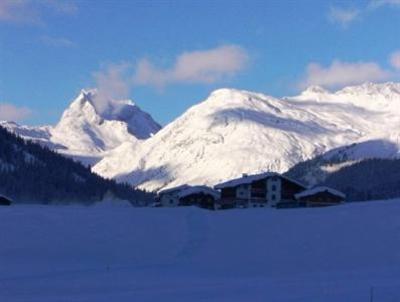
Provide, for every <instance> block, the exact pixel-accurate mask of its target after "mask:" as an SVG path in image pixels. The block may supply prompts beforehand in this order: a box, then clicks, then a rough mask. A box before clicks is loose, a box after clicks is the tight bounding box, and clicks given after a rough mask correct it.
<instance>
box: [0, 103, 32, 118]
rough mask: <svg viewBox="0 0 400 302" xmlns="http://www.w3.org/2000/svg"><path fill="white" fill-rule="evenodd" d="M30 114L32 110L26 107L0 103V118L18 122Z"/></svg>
mask: <svg viewBox="0 0 400 302" xmlns="http://www.w3.org/2000/svg"><path fill="white" fill-rule="evenodd" d="M31 115H32V110H31V109H29V108H27V107H17V106H14V105H13V104H8V103H0V120H5V121H13V122H19V121H23V120H25V119H27V118H28V117H30V116H31Z"/></svg>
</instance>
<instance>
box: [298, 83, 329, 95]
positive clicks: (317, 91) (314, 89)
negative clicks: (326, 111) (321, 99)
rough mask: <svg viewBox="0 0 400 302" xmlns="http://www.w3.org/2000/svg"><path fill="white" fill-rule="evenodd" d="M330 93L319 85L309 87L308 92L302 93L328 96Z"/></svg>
mask: <svg viewBox="0 0 400 302" xmlns="http://www.w3.org/2000/svg"><path fill="white" fill-rule="evenodd" d="M328 93H330V91H329V90H327V89H325V88H323V87H322V86H318V85H312V86H309V87H308V88H307V89H306V90H304V91H303V92H302V94H328Z"/></svg>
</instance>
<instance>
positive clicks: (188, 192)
mask: <svg viewBox="0 0 400 302" xmlns="http://www.w3.org/2000/svg"><path fill="white" fill-rule="evenodd" d="M199 193H203V194H209V195H211V196H213V197H214V198H215V199H218V198H219V197H220V194H219V192H218V191H216V190H213V189H212V188H210V187H207V186H192V187H191V186H189V187H188V188H186V189H183V190H182V191H180V192H179V193H178V197H179V198H182V197H186V196H188V195H191V194H199Z"/></svg>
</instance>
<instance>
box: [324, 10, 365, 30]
mask: <svg viewBox="0 0 400 302" xmlns="http://www.w3.org/2000/svg"><path fill="white" fill-rule="evenodd" d="M359 17H360V10H358V9H355V8H338V7H331V8H330V9H329V14H328V18H329V20H330V21H331V22H332V23H337V24H339V25H341V26H342V27H347V26H348V25H349V24H350V23H352V22H354V21H355V20H357V19H358V18H359Z"/></svg>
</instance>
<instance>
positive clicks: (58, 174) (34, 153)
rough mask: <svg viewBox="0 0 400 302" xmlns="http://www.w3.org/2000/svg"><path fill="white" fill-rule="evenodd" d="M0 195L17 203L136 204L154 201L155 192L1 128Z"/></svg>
mask: <svg viewBox="0 0 400 302" xmlns="http://www.w3.org/2000/svg"><path fill="white" fill-rule="evenodd" d="M0 194H4V195H6V196H9V197H11V198H12V199H14V200H15V201H16V202H32V203H56V202H59V203H74V202H75V203H87V204H90V203H94V202H97V201H101V200H103V198H104V197H105V196H107V197H108V198H115V199H123V200H129V201H130V202H132V203H134V204H139V203H143V202H148V201H150V200H152V197H153V196H152V194H150V193H146V192H144V191H141V190H136V189H133V188H132V187H131V186H129V185H126V184H117V183H116V182H115V181H113V180H106V179H104V178H102V177H100V176H98V175H96V174H94V173H92V172H91V171H90V167H85V166H83V165H82V164H80V163H78V162H75V161H73V160H72V159H69V158H66V157H64V156H62V155H59V154H57V153H55V152H53V151H51V150H50V149H48V148H47V147H43V146H41V145H39V144H37V143H34V142H31V141H25V140H24V139H22V138H20V137H18V136H16V135H15V134H12V133H10V132H9V131H7V130H6V129H5V128H3V127H0Z"/></svg>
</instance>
